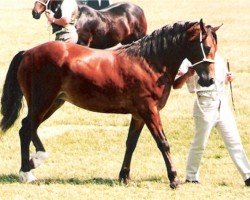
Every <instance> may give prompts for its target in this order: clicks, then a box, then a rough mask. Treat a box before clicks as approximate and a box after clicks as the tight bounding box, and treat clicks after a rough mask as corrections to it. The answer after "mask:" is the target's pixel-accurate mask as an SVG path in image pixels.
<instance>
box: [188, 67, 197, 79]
mask: <svg viewBox="0 0 250 200" xmlns="http://www.w3.org/2000/svg"><path fill="white" fill-rule="evenodd" d="M194 74H195V70H194V68H192V67H189V68H188V71H187V73H186V75H187V76H188V77H191V76H193V75H194Z"/></svg>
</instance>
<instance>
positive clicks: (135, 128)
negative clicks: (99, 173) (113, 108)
mask: <svg viewBox="0 0 250 200" xmlns="http://www.w3.org/2000/svg"><path fill="white" fill-rule="evenodd" d="M143 126H144V121H143V120H136V119H134V118H133V117H132V119H131V122H130V127H129V132H128V138H127V141H126V152H125V156H124V160H123V164H122V168H121V171H120V174H119V180H120V181H123V182H124V183H125V184H127V183H128V182H129V180H130V176H129V172H130V163H131V159H132V156H133V152H134V150H135V147H136V144H137V141H138V139H139V136H140V133H141V130H142V128H143Z"/></svg>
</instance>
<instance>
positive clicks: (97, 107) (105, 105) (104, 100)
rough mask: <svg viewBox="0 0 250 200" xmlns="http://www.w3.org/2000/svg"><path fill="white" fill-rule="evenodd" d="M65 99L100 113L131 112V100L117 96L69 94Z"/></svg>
mask: <svg viewBox="0 0 250 200" xmlns="http://www.w3.org/2000/svg"><path fill="white" fill-rule="evenodd" d="M64 100H65V101H68V102H70V103H72V104H74V105H75V106H78V107H80V108H83V109H86V110H89V111H93V112H100V113H121V114H127V113H131V109H130V108H131V106H130V104H131V103H130V102H129V101H127V102H124V101H123V100H120V98H119V99H118V98H117V97H114V96H113V97H112V96H103V95H97V94H96V95H95V96H93V94H81V95H79V94H77V95H76V94H67V95H65V96H64Z"/></svg>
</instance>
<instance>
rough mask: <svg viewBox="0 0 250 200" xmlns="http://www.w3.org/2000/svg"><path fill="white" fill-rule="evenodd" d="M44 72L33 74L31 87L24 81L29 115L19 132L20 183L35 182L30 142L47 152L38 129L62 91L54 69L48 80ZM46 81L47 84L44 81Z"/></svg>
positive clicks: (51, 69) (51, 70)
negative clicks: (32, 171)
mask: <svg viewBox="0 0 250 200" xmlns="http://www.w3.org/2000/svg"><path fill="white" fill-rule="evenodd" d="M42 70H44V71H40V74H39V76H37V75H36V74H31V75H30V77H31V80H32V82H31V85H30V84H28V81H27V80H22V82H21V83H22V85H23V87H22V88H23V93H24V94H25V98H26V100H27V105H28V115H27V117H26V118H25V119H23V121H22V127H21V129H20V131H19V135H20V141H21V169H20V174H19V177H20V181H22V182H31V181H33V180H35V177H34V176H33V175H32V173H31V169H32V166H31V165H32V164H31V163H30V151H29V146H30V142H31V141H32V140H33V141H34V144H35V145H36V147H37V148H38V149H39V150H42V151H41V152H43V153H44V152H45V149H44V147H43V145H42V143H41V141H40V139H39V137H38V135H37V128H38V127H39V125H40V124H41V123H42V122H43V119H44V117H45V116H46V114H47V113H48V111H49V110H50V108H51V107H52V106H53V103H54V102H55V100H56V98H57V95H58V93H59V90H60V81H59V80H58V79H59V78H58V77H57V76H56V72H55V73H53V72H54V71H53V68H52V67H50V70H49V72H50V76H51V77H53V78H51V79H48V72H46V70H47V68H46V67H44V69H43V68H42ZM44 80H46V82H45V81H44Z"/></svg>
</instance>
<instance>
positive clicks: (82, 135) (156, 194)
mask: <svg viewBox="0 0 250 200" xmlns="http://www.w3.org/2000/svg"><path fill="white" fill-rule="evenodd" d="M16 2H17V1H16V0H8V1H1V2H0V18H1V23H0V28H1V39H0V46H1V48H0V55H1V59H0V86H1V87H0V93H2V85H3V83H4V79H5V75H6V72H7V70H8V66H9V64H10V61H11V59H12V58H13V56H14V55H15V54H16V53H17V52H18V51H19V50H24V49H28V48H31V47H33V46H35V45H38V44H40V43H43V42H45V41H48V40H49V39H51V40H52V39H53V36H51V35H50V34H49V32H48V31H47V23H46V20H45V17H44V16H43V17H42V19H40V20H34V19H32V16H31V9H32V7H33V3H34V1H31V0H23V1H18V3H16ZM114 2H116V1H114ZM130 2H134V3H136V4H138V5H140V6H141V7H142V8H143V9H144V11H145V14H146V17H147V20H148V32H149V33H150V32H151V31H153V30H154V29H157V28H160V27H162V26H163V25H166V24H169V23H173V22H176V21H179V20H190V21H193V20H199V19H200V18H203V19H204V21H205V22H206V23H208V24H212V25H215V26H217V25H220V24H221V23H224V25H223V26H222V28H221V29H220V30H219V31H218V39H219V51H220V52H221V53H222V54H223V55H224V57H225V58H227V59H229V60H230V64H231V68H232V71H233V72H234V74H235V75H236V79H235V81H234V82H233V92H234V98H235V105H236V109H237V111H236V120H237V124H238V128H239V131H240V134H241V138H242V142H243V145H244V148H245V151H246V153H247V155H248V157H250V132H249V130H250V123H249V116H250V105H249V102H250V101H249V100H250V79H249V74H250V68H249V67H250V64H249V61H250V60H249V56H248V55H247V53H248V52H249V51H250V47H249V43H250V37H249V35H250V25H249V20H250V15H249V7H250V2H249V1H247V0H240V1H237V2H236V1H233V0H228V1H220V2H218V1H215V0H209V1H207V2H204V1H199V0H186V1H183V0H175V1H167V0H162V1H157V2H155V3H151V2H152V1H149V0H144V1H143V0H133V1H130ZM14 13H15V15H14ZM193 99H194V96H193V95H191V94H189V93H188V92H187V90H186V88H183V89H182V90H173V91H172V93H171V95H170V98H169V101H168V103H167V106H166V107H165V108H164V109H163V110H162V111H161V117H162V121H163V127H164V130H165V132H166V135H167V137H168V140H169V142H170V145H171V153H172V155H173V160H174V163H175V165H176V167H177V170H178V174H179V178H180V179H181V181H184V180H185V164H186V156H187V153H188V148H189V145H190V142H191V140H192V137H193V120H192V103H193ZM26 112H27V110H26V107H25V104H24V108H23V110H22V112H21V116H20V118H19V119H18V121H17V122H16V124H15V126H14V127H13V128H12V129H10V131H9V132H7V133H6V135H3V136H2V137H1V139H0V146H1V151H0V199H1V200H2V199H6V200H9V199H25V200H26V199H185V200H186V199H228V200H231V199H232V200H235V199H249V194H250V188H246V187H245V186H244V182H243V181H242V179H241V177H240V175H239V173H238V171H237V169H236V167H235V166H234V164H233V163H232V160H231V159H230V157H229V155H228V152H227V150H226V149H225V146H224V144H223V142H222V140H221V137H220V135H219V134H218V133H217V132H216V131H213V132H212V134H211V137H210V139H209V142H208V146H207V148H206V150H205V153H204V156H203V158H202V163H201V171H200V174H201V181H202V182H201V184H199V185H196V184H182V185H181V187H180V188H179V189H177V190H171V189H170V188H169V181H168V179H167V175H166V169H165V166H164V162H163V159H162V156H161V155H160V152H159V150H158V149H157V147H156V144H155V142H154V141H153V139H152V137H151V135H150V133H149V131H148V130H147V128H144V129H143V131H142V134H141V137H140V139H139V142H138V146H137V148H136V151H135V153H134V156H133V160H132V166H131V177H132V181H131V183H130V184H129V185H128V186H125V185H123V184H120V183H119V182H118V174H119V170H120V168H121V164H122V161H123V156H124V152H125V142H126V137H127V132H128V126H129V123H130V116H129V115H107V114H99V113H92V112H88V111H85V110H82V109H79V108H77V107H75V106H73V105H70V104H68V103H66V104H65V105H64V106H63V107H62V108H61V109H60V110H58V111H57V112H56V113H55V114H54V115H53V116H52V117H51V118H50V119H49V120H47V121H46V122H45V123H43V124H42V125H41V126H40V127H39V130H38V132H39V135H40V136H41V138H42V141H43V143H44V145H45V148H46V150H47V151H48V152H49V154H50V156H49V158H48V160H46V162H45V164H43V165H42V166H41V167H39V168H38V169H36V170H34V174H35V176H36V177H37V178H38V179H39V182H37V183H35V184H21V183H19V182H18V171H19V168H20V145H19V136H18V130H19V128H20V122H21V119H22V118H23V117H24V116H25V115H26ZM31 150H32V151H33V152H34V148H33V147H31Z"/></svg>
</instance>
